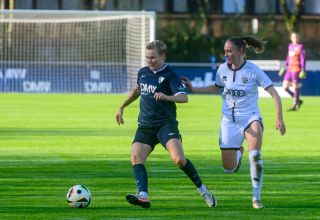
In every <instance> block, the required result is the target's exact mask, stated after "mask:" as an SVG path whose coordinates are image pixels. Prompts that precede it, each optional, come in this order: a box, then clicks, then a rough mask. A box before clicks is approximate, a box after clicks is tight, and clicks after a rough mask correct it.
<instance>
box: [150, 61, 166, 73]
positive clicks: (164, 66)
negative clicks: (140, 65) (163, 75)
mask: <svg viewBox="0 0 320 220" xmlns="http://www.w3.org/2000/svg"><path fill="white" fill-rule="evenodd" d="M167 66H168V64H166V63H165V64H164V65H163V67H162V68H161V69H158V70H156V71H153V70H152V69H150V70H151V71H152V72H153V73H154V74H157V73H158V72H160V71H162V70H164V69H165V68H166V67H167Z"/></svg>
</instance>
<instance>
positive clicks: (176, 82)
mask: <svg viewBox="0 0 320 220" xmlns="http://www.w3.org/2000/svg"><path fill="white" fill-rule="evenodd" d="M169 85H170V88H171V91H172V94H173V95H178V94H180V93H183V94H186V93H187V88H186V87H185V85H183V84H182V81H181V80H180V79H179V78H178V76H177V74H176V73H174V72H172V74H170V77H169Z"/></svg>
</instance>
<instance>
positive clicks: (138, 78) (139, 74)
mask: <svg viewBox="0 0 320 220" xmlns="http://www.w3.org/2000/svg"><path fill="white" fill-rule="evenodd" d="M140 78H141V69H140V70H139V72H138V77H137V85H140Z"/></svg>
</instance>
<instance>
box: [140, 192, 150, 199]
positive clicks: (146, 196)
mask: <svg viewBox="0 0 320 220" xmlns="http://www.w3.org/2000/svg"><path fill="white" fill-rule="evenodd" d="M138 196H139V197H140V198H148V193H147V192H144V191H141V192H139V195H138Z"/></svg>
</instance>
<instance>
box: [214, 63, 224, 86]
mask: <svg viewBox="0 0 320 220" xmlns="http://www.w3.org/2000/svg"><path fill="white" fill-rule="evenodd" d="M215 85H216V86H217V87H219V88H223V87H224V83H223V82H222V80H221V68H220V67H219V68H218V70H217V74H216V79H215Z"/></svg>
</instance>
